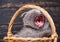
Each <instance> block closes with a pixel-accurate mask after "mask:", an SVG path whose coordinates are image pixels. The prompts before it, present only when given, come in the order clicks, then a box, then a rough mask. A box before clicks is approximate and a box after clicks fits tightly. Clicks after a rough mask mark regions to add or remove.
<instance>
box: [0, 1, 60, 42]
mask: <svg viewBox="0 0 60 42" xmlns="http://www.w3.org/2000/svg"><path fill="white" fill-rule="evenodd" d="M24 4H36V5H39V6H41V7H43V8H44V9H46V10H47V11H48V12H49V14H50V15H51V17H52V18H53V20H54V23H55V26H56V29H57V33H58V35H59V38H58V42H59V40H60V0H0V42H3V37H4V36H6V33H7V26H8V24H9V21H10V19H11V17H12V16H13V14H14V13H15V12H16V10H18V9H19V7H21V6H22V5H24ZM20 21H21V19H20V17H17V19H16V20H15V22H14V25H13V32H14V33H16V32H17V31H18V30H19V28H21V24H22V23H21V22H20Z"/></svg>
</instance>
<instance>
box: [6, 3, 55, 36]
mask: <svg viewBox="0 0 60 42" xmlns="http://www.w3.org/2000/svg"><path fill="white" fill-rule="evenodd" d="M29 8H34V9H37V10H40V11H41V12H42V13H43V15H44V16H45V17H46V18H47V19H48V21H49V23H50V26H51V29H52V34H54V33H56V28H55V25H54V22H53V20H52V18H51V16H50V15H49V13H48V12H47V11H46V10H44V9H43V8H41V7H40V6H36V5H31V4H27V5H24V6H22V7H21V8H19V9H18V10H17V11H16V12H15V13H14V15H13V17H12V19H11V20H10V23H9V26H8V33H7V36H8V37H11V36H12V32H11V28H12V26H13V23H14V20H15V19H16V17H17V16H18V15H19V13H21V12H22V11H23V10H25V9H29Z"/></svg>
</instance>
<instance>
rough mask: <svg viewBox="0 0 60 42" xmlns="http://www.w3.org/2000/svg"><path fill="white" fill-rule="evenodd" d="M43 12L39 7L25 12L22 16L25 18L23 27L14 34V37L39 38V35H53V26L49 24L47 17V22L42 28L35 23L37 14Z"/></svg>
mask: <svg viewBox="0 0 60 42" xmlns="http://www.w3.org/2000/svg"><path fill="white" fill-rule="evenodd" d="M40 14H42V13H41V12H40V11H39V10H37V9H32V10H29V11H28V12H24V13H23V14H22V15H21V17H22V18H23V23H24V24H23V25H24V26H23V28H22V29H21V30H20V31H19V32H18V33H16V34H15V35H13V36H14V37H24V38H28V37H30V38H39V37H49V36H50V35H51V28H50V26H49V22H48V20H47V19H46V18H45V24H44V26H43V27H42V28H39V27H37V26H36V25H35V24H34V19H35V17H36V16H39V15H40Z"/></svg>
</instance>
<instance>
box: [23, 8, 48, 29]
mask: <svg viewBox="0 0 60 42" xmlns="http://www.w3.org/2000/svg"><path fill="white" fill-rule="evenodd" d="M23 15H24V17H23V23H24V25H29V26H31V27H33V28H35V29H41V28H42V29H46V28H49V22H48V21H47V19H46V18H45V17H44V16H43V14H42V13H41V12H40V11H39V10H37V9H32V10H30V11H28V12H25V13H24V14H23Z"/></svg>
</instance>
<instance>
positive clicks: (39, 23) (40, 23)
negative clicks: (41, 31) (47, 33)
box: [35, 21, 44, 27]
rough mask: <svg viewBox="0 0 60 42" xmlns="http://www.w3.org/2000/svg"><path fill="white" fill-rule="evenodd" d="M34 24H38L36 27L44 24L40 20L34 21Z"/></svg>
mask: <svg viewBox="0 0 60 42" xmlns="http://www.w3.org/2000/svg"><path fill="white" fill-rule="evenodd" d="M35 24H36V25H37V26H38V27H42V26H43V25H44V22H42V21H40V22H38V21H37V22H35Z"/></svg>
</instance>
